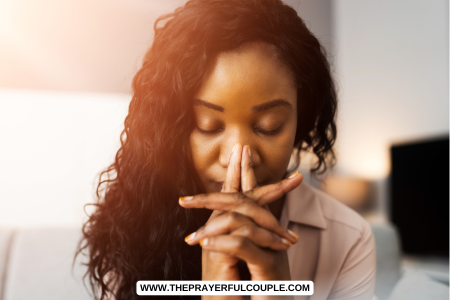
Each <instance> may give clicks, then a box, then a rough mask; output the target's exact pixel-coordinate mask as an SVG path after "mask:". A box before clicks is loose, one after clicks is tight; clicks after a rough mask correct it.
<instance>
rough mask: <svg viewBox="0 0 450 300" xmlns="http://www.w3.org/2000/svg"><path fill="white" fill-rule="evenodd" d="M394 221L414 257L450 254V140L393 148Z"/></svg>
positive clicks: (409, 252)
mask: <svg viewBox="0 0 450 300" xmlns="http://www.w3.org/2000/svg"><path fill="white" fill-rule="evenodd" d="M391 168H392V169H391V178H390V203H391V204H390V205H391V207H390V208H391V220H392V222H393V223H394V224H395V225H396V226H397V228H398V229H399V231H400V237H401V243H402V249H403V251H404V253H405V254H410V255H435V256H441V257H446V258H448V254H449V139H448V135H447V136H445V137H442V138H436V139H433V140H427V141H420V142H414V143H408V144H400V145H394V146H392V147H391Z"/></svg>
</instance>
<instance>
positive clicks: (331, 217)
mask: <svg viewBox="0 0 450 300" xmlns="http://www.w3.org/2000/svg"><path fill="white" fill-rule="evenodd" d="M302 185H303V184H302ZM304 189H305V190H308V192H309V193H312V194H314V196H315V198H316V201H317V202H319V204H320V207H321V209H322V214H323V217H324V219H325V220H326V223H327V225H328V226H327V227H333V228H334V227H337V228H339V229H340V230H344V231H348V232H352V233H354V234H356V235H357V236H358V237H360V238H361V237H363V236H367V235H371V234H372V230H371V227H370V224H369V223H368V222H367V221H366V220H365V219H364V218H363V217H362V216H361V215H360V214H358V213H357V212H356V211H354V210H353V209H351V208H350V207H348V206H346V205H345V204H342V203H341V202H339V201H338V200H336V199H334V198H333V197H331V196H329V195H328V194H326V193H324V192H323V191H321V190H319V189H317V188H314V187H312V186H310V185H308V184H304ZM333 228H328V229H333Z"/></svg>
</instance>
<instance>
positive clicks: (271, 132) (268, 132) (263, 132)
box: [254, 125, 283, 135]
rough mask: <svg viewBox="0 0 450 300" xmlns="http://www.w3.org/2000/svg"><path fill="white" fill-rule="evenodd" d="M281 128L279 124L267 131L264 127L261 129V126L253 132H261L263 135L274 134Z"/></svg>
mask: <svg viewBox="0 0 450 300" xmlns="http://www.w3.org/2000/svg"><path fill="white" fill-rule="evenodd" d="M281 129H283V125H281V126H280V127H278V128H277V129H275V130H270V131H267V130H264V129H261V128H255V129H254V130H255V132H258V133H261V134H264V135H276V134H277V133H278V132H280V131H281Z"/></svg>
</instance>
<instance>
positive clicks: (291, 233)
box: [288, 229, 298, 240]
mask: <svg viewBox="0 0 450 300" xmlns="http://www.w3.org/2000/svg"><path fill="white" fill-rule="evenodd" d="M288 233H289V235H290V236H292V237H293V238H294V239H296V240H298V235H297V234H295V232H293V231H292V230H289V229H288Z"/></svg>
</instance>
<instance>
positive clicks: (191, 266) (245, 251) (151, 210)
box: [79, 0, 375, 300]
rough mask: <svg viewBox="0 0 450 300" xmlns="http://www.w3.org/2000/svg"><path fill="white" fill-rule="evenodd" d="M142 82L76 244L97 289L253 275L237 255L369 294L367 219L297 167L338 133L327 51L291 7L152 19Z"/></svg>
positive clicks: (282, 273) (257, 272) (325, 287)
mask: <svg viewBox="0 0 450 300" xmlns="http://www.w3.org/2000/svg"><path fill="white" fill-rule="evenodd" d="M163 23H164V24H163ZM133 88H134V94H133V99H132V101H131V103H130V107H129V113H128V116H127V118H126V119H125V129H124V131H123V133H122V135H121V148H120V150H119V151H118V153H117V155H116V158H115V161H114V163H113V164H112V165H111V166H110V167H109V168H108V169H107V170H106V171H104V172H103V173H102V174H101V176H100V183H99V185H98V188H97V195H98V197H99V201H98V203H96V204H95V205H96V211H95V212H94V213H93V214H92V215H91V216H90V218H89V220H88V221H87V223H86V224H85V225H84V227H83V233H84V239H83V240H82V241H81V242H80V247H79V252H81V251H83V250H84V249H87V250H88V251H89V253H88V255H89V262H88V272H87V274H86V275H89V277H90V280H91V285H92V288H93V290H94V291H98V296H99V297H100V299H106V298H109V297H111V298H114V297H115V298H116V299H134V298H137V295H136V290H135V287H136V281H138V280H239V279H245V276H246V275H245V270H246V268H241V267H239V266H241V264H242V265H243V266H245V265H246V266H247V268H248V271H247V272H248V273H249V274H250V278H251V280H313V281H314V283H315V293H314V295H313V296H311V297H310V299H313V300H314V299H327V298H328V299H371V297H372V293H373V288H374V280H375V250H374V249H375V248H374V241H373V236H372V234H371V231H370V227H369V226H368V224H367V222H365V221H364V220H363V219H362V218H361V217H359V216H358V215H357V214H356V213H354V212H353V211H351V210H350V209H348V208H346V207H345V206H343V205H341V204H339V203H338V202H337V201H336V200H334V199H331V198H330V197H328V196H327V195H325V194H323V193H321V192H320V191H318V190H316V189H314V188H312V187H310V186H308V185H306V184H301V181H302V176H301V174H297V173H295V174H294V175H293V176H292V177H289V178H288V177H287V175H288V172H289V171H288V170H287V167H288V164H289V161H290V158H291V154H292V153H296V154H295V155H294V158H296V165H297V166H298V163H299V157H300V154H301V152H302V151H308V150H310V151H312V152H313V153H314V154H315V155H316V157H317V165H316V166H315V167H314V168H313V169H312V172H317V171H324V170H326V168H327V166H329V161H328V160H327V158H331V162H333V159H334V152H333V148H332V147H333V144H334V141H335V139H336V126H335V113H336V105H337V101H336V92H335V88H334V84H333V80H332V78H331V75H330V70H329V64H328V62H327V60H326V58H325V55H324V51H323V50H322V47H321V46H320V44H319V42H318V40H317V39H316V38H315V37H314V36H313V35H312V34H311V32H309V30H308V29H307V28H306V26H305V24H304V23H303V21H302V20H301V19H300V18H299V17H298V16H297V13H296V12H295V10H294V9H292V8H291V7H289V6H287V5H284V4H283V3H282V2H281V1H279V0H248V1H242V0H191V1H189V2H188V3H187V4H186V5H185V6H184V7H181V8H178V9H177V10H176V11H175V12H174V13H172V14H169V15H166V16H163V17H161V18H160V19H158V21H157V22H156V25H155V38H154V42H153V45H152V47H151V48H150V50H149V51H148V53H147V54H146V56H145V58H144V62H143V66H142V68H141V69H140V70H139V71H138V72H137V74H136V76H135V77H134V80H133ZM104 176H106V178H105V177H104ZM211 211H212V213H211ZM185 237H186V238H185ZM199 245H200V246H201V247H200V246H199ZM243 270H244V271H243ZM263 298H264V297H263ZM266 299H269V297H266Z"/></svg>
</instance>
